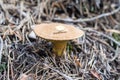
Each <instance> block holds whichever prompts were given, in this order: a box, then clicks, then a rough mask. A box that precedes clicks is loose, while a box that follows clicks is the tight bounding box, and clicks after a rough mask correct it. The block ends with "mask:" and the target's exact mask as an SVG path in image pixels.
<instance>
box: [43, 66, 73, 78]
mask: <svg viewBox="0 0 120 80" xmlns="http://www.w3.org/2000/svg"><path fill="white" fill-rule="evenodd" d="M44 65H45V66H46V67H48V68H50V69H51V70H53V71H55V72H57V73H58V74H60V75H62V76H63V77H64V78H65V79H66V80H73V79H72V78H71V77H70V76H67V75H66V74H64V73H62V72H60V71H58V70H56V69H53V68H51V67H49V66H48V65H47V64H44Z"/></svg>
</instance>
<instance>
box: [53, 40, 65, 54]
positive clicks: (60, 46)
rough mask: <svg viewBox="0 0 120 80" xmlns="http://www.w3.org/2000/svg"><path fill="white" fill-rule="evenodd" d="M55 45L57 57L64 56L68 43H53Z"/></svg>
mask: <svg viewBox="0 0 120 80" xmlns="http://www.w3.org/2000/svg"><path fill="white" fill-rule="evenodd" d="M52 43H53V52H54V53H55V54H56V55H57V56H62V55H63V53H64V51H66V45H67V41H52Z"/></svg>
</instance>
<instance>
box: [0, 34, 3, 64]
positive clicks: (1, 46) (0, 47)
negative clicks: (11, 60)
mask: <svg viewBox="0 0 120 80" xmlns="http://www.w3.org/2000/svg"><path fill="white" fill-rule="evenodd" d="M2 50H3V40H2V38H1V36H0V64H1V59H2Z"/></svg>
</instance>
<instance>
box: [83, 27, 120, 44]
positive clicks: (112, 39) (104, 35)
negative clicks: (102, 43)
mask: <svg viewBox="0 0 120 80" xmlns="http://www.w3.org/2000/svg"><path fill="white" fill-rule="evenodd" d="M84 30H88V31H93V32H95V33H98V34H99V35H102V36H103V37H106V38H108V39H110V40H111V41H113V42H114V43H116V44H117V45H118V46H120V42H118V41H116V40H115V39H114V38H112V37H110V36H108V35H106V34H103V33H101V32H98V31H95V30H93V29H90V28H85V29H84Z"/></svg>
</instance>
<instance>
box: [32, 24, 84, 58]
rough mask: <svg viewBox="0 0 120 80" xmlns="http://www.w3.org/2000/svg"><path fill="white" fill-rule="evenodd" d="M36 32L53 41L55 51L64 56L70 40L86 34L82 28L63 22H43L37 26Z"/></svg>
mask: <svg viewBox="0 0 120 80" xmlns="http://www.w3.org/2000/svg"><path fill="white" fill-rule="evenodd" d="M34 32H35V33H36V35H38V36H39V37H41V38H44V39H46V40H49V41H51V42H52V44H53V52H54V53H55V54H56V55H57V56H62V54H63V53H64V51H66V45H67V42H68V41H69V40H73V39H76V38H78V37H81V36H83V34H84V32H83V31H82V30H80V29H78V28H75V27H74V26H72V25H67V24H62V23H42V24H39V25H36V26H35V28H34Z"/></svg>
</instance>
